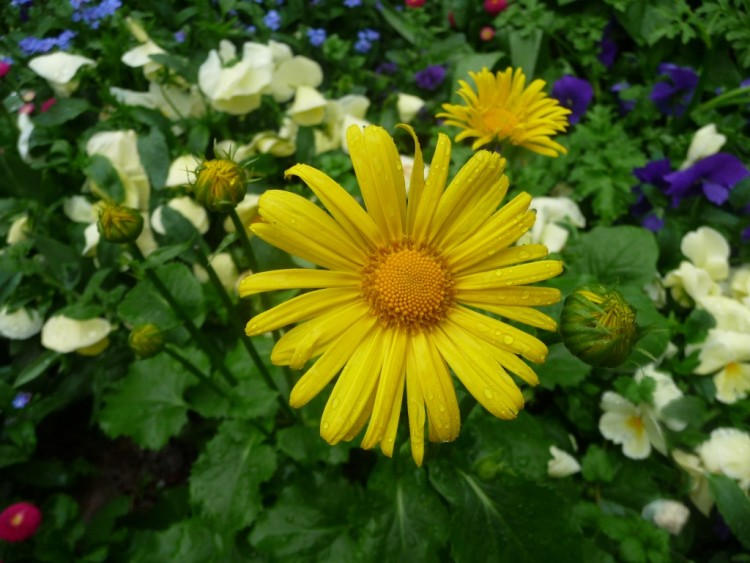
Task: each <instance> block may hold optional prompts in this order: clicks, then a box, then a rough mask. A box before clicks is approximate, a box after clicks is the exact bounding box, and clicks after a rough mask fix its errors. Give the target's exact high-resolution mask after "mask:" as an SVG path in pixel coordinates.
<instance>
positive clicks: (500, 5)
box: [484, 0, 508, 16]
mask: <svg viewBox="0 0 750 563" xmlns="http://www.w3.org/2000/svg"><path fill="white" fill-rule="evenodd" d="M507 7H508V0H484V11H485V12H487V13H488V14H489V15H491V16H496V15H498V14H499V13H500V12H503V11H505V9H506V8H507Z"/></svg>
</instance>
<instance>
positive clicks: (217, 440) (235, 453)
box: [190, 421, 276, 530]
mask: <svg viewBox="0 0 750 563" xmlns="http://www.w3.org/2000/svg"><path fill="white" fill-rule="evenodd" d="M262 441H263V435H262V434H261V433H260V432H259V431H258V430H257V428H256V427H255V426H253V425H251V424H248V423H246V422H240V421H228V422H224V423H223V424H222V425H221V426H220V427H219V432H218V433H217V434H216V436H214V438H213V439H212V440H211V441H210V442H209V443H208V444H207V446H206V449H205V450H204V451H203V454H201V456H200V457H199V458H198V461H196V462H195V465H193V471H192V474H191V476H190V500H191V502H192V503H193V504H195V505H196V506H197V507H198V509H199V510H200V511H201V513H202V514H203V515H204V516H205V517H206V518H207V519H209V520H210V521H212V522H215V523H216V524H217V525H218V526H219V527H220V528H221V529H224V530H239V529H241V528H244V527H246V526H249V525H250V524H252V522H253V521H254V520H255V518H256V517H257V515H258V514H259V512H260V510H261V508H262V502H261V501H262V497H261V493H260V485H261V483H263V482H265V481H267V480H268V479H269V478H270V477H271V476H272V475H273V473H274V471H275V470H276V454H275V453H274V451H273V449H272V448H271V447H269V446H266V445H263V444H262Z"/></svg>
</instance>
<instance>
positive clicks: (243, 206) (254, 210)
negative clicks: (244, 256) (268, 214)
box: [224, 193, 260, 236]
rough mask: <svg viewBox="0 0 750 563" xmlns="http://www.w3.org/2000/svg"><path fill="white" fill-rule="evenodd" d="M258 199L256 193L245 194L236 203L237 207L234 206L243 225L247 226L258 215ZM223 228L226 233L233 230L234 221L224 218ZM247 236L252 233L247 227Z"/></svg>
mask: <svg viewBox="0 0 750 563" xmlns="http://www.w3.org/2000/svg"><path fill="white" fill-rule="evenodd" d="M259 200H260V196H259V195H258V194H251V193H248V194H245V199H243V200H242V201H241V202H240V203H239V204H237V207H235V208H234V210H235V211H236V212H237V215H239V217H240V221H242V224H243V225H245V227H248V226H249V225H250V223H252V222H253V220H254V219H255V218H256V217H257V216H258V201H259ZM224 230H225V231H226V232H228V233H233V232H235V228H234V223H233V222H232V220H231V219H230V218H229V217H227V218H226V219H224ZM246 232H247V234H248V235H249V236H252V235H253V233H252V231H250V230H249V229H248V230H247V231H246Z"/></svg>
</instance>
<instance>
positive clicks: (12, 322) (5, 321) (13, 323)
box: [0, 306, 42, 340]
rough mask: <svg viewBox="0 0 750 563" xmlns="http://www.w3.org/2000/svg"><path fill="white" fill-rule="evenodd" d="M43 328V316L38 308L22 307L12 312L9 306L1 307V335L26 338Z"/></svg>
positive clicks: (19, 338)
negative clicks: (9, 310)
mask: <svg viewBox="0 0 750 563" xmlns="http://www.w3.org/2000/svg"><path fill="white" fill-rule="evenodd" d="M41 329H42V317H41V315H40V314H39V311H37V310H36V309H27V308H25V307H21V308H20V309H16V310H15V311H13V312H12V313H10V312H8V307H7V306H6V307H3V308H2V309H0V336H2V337H3V338H9V339H11V340H26V339H27V338H31V337H32V336H34V335H35V334H37V333H38V332H39V331H40V330H41Z"/></svg>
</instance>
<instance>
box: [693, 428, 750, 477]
mask: <svg viewBox="0 0 750 563" xmlns="http://www.w3.org/2000/svg"><path fill="white" fill-rule="evenodd" d="M696 452H697V453H698V455H699V456H700V458H701V461H702V462H703V464H704V465H705V467H706V469H707V470H708V471H709V472H711V473H721V474H723V475H726V476H727V477H730V478H732V479H735V480H736V481H738V484H739V486H740V488H742V489H745V490H747V489H748V488H750V434H748V433H747V432H745V431H742V430H738V429H736V428H717V429H715V430H714V431H713V432H711V437H710V438H709V439H708V441H706V442H703V443H702V444H701V445H700V446H698V447H697V448H696Z"/></svg>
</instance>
